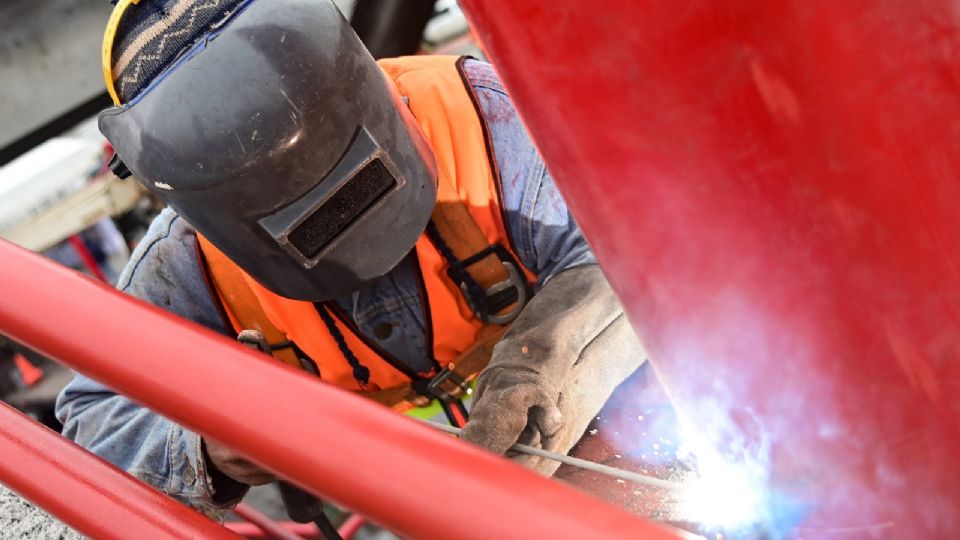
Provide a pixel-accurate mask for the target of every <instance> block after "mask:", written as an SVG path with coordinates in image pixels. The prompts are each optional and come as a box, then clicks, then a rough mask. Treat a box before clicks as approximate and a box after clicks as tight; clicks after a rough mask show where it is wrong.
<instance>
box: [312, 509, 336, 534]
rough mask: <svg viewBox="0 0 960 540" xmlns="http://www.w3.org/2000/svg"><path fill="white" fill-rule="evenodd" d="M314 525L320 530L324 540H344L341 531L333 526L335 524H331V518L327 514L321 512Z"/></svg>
mask: <svg viewBox="0 0 960 540" xmlns="http://www.w3.org/2000/svg"><path fill="white" fill-rule="evenodd" d="M313 524H314V525H316V526H317V528H318V529H320V536H322V537H323V538H324V540H343V537H342V536H340V531H338V530H337V528H336V527H334V526H333V523H331V522H330V518H328V517H327V514H326V513H325V512H320V515H319V516H317V519H315V520H313Z"/></svg>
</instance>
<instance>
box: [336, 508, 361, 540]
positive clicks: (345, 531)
mask: <svg viewBox="0 0 960 540" xmlns="http://www.w3.org/2000/svg"><path fill="white" fill-rule="evenodd" d="M364 523H366V520H365V519H364V518H363V516H361V515H360V514H351V515H350V517H348V518H347V520H346V521H344V522H343V525H340V528H339V529H337V532H338V533H340V537H341V538H343V540H353V537H354V536H355V535H356V534H357V531H359V530H360V528H361V527H363V524H364Z"/></svg>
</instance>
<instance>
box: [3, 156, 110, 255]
mask: <svg viewBox="0 0 960 540" xmlns="http://www.w3.org/2000/svg"><path fill="white" fill-rule="evenodd" d="M102 159H103V146H102V144H100V143H98V142H96V141H91V140H85V139H73V138H62V137H61V138H55V139H50V140H48V141H46V142H44V143H43V144H41V145H40V146H38V147H36V148H34V149H33V150H31V151H29V152H27V153H26V154H24V155H22V156H20V157H19V158H17V159H16V160H14V161H13V162H11V163H9V164H7V165H4V166H3V167H0V236H2V235H5V232H6V231H10V230H11V229H13V228H15V227H17V226H18V225H20V224H21V223H24V222H26V221H28V220H30V219H33V218H36V217H37V216H39V215H41V214H43V213H44V212H45V211H47V210H48V209H50V208H51V207H53V206H55V205H56V204H57V203H59V202H61V201H63V200H64V199H66V198H67V197H69V196H71V195H73V194H74V193H76V192H78V191H80V190H81V189H83V187H84V185H86V183H87V180H88V179H89V178H90V177H91V176H92V175H93V174H94V173H96V171H97V170H98V169H99V168H100V164H101V160H102Z"/></svg>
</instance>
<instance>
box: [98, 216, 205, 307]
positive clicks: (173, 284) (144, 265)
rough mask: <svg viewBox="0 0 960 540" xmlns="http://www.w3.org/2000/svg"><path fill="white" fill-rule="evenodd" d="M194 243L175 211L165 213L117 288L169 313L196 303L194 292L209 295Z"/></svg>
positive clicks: (153, 225)
mask: <svg viewBox="0 0 960 540" xmlns="http://www.w3.org/2000/svg"><path fill="white" fill-rule="evenodd" d="M195 242H196V233H195V232H194V229H193V227H192V226H191V225H190V224H188V223H187V222H186V220H184V219H183V218H181V217H180V216H179V215H177V213H176V212H174V211H173V210H171V209H169V208H168V209H164V210H163V211H162V212H160V214H159V215H157V217H156V218H154V220H153V222H152V223H151V224H150V228H149V230H148V231H147V234H146V235H145V236H144V237H143V239H142V240H141V241H140V243H139V244H137V247H136V249H135V250H134V251H133V254H132V255H131V257H130V262H128V263H127V266H126V268H124V270H123V274H122V275H121V276H120V280H119V281H118V282H117V288H118V289H120V290H121V291H124V292H126V293H128V294H130V295H133V296H136V297H137V298H140V299H142V300H146V301H148V302H150V303H152V304H156V305H158V306H160V307H163V308H166V309H171V308H172V306H173V304H174V303H182V302H184V301H187V302H190V301H195V297H196V296H197V295H198V292H197V291H195V290H194V289H197V288H198V287H200V288H202V289H203V292H204V293H205V292H206V291H205V288H206V286H205V285H204V282H203V275H202V273H201V269H200V264H199V261H198V260H197V254H196V244H195ZM174 310H175V311H180V310H179V309H174ZM184 314H185V313H184Z"/></svg>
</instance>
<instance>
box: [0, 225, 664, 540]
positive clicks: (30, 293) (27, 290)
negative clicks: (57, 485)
mask: <svg viewBox="0 0 960 540" xmlns="http://www.w3.org/2000/svg"><path fill="white" fill-rule="evenodd" d="M0 260H2V261H3V264H0V298H3V299H4V301H3V302H0V332H2V333H3V334H5V335H9V336H11V337H12V338H13V339H16V340H17V341H19V342H21V343H24V344H26V345H28V346H30V347H32V348H36V349H37V350H39V351H40V352H42V353H44V354H46V355H48V356H50V357H53V358H56V359H58V360H61V361H63V363H64V364H66V365H67V366H69V367H71V368H73V369H75V370H77V371H79V372H81V373H84V374H85V375H87V376H89V377H92V378H94V379H96V380H98V381H101V382H103V383H104V384H105V385H107V386H108V387H110V388H114V389H116V390H117V391H119V392H122V393H123V394H125V395H128V396H130V397H131V398H132V399H134V400H136V401H137V402H139V403H143V404H144V405H146V406H148V407H150V408H152V409H154V410H156V411H158V412H159V413H161V414H163V415H164V416H166V417H168V418H170V419H172V420H174V421H176V422H178V423H180V424H182V425H183V426H185V427H187V428H189V429H192V430H194V431H196V432H198V433H201V434H203V435H205V436H208V437H210V438H212V439H214V440H217V441H220V442H222V443H224V444H226V445H228V446H230V447H231V448H235V449H236V450H238V451H239V452H241V453H243V454H244V455H246V456H248V457H249V458H250V459H252V460H253V461H255V462H256V463H259V464H261V465H263V466H264V467H266V468H268V469H270V470H272V471H275V472H277V473H278V474H279V475H280V476H282V477H284V478H287V479H289V480H291V481H294V482H296V484H297V485H300V486H302V487H303V488H305V489H308V490H310V491H312V492H313V493H316V494H317V495H319V496H321V497H328V498H329V499H330V500H331V501H333V502H336V503H338V504H340V505H342V506H344V507H346V508H349V509H351V510H356V511H358V512H360V513H362V514H363V515H364V516H368V517H369V518H370V519H371V520H373V521H375V522H376V523H379V524H382V525H383V526H385V527H389V528H390V529H391V530H393V531H396V532H397V533H398V534H400V535H402V536H403V537H405V538H423V539H432V538H461V539H464V540H470V539H477V540H486V539H489V538H503V539H510V538H516V539H527V538H552V539H571V540H580V539H582V538H609V539H618V538H622V539H630V540H632V539H635V538H644V539H650V540H655V539H664V540H666V539H674V538H676V537H677V536H676V535H675V534H673V533H672V532H671V531H669V530H668V529H667V528H665V527H661V526H658V525H655V524H651V523H649V522H646V521H643V520H641V519H638V518H636V517H634V516H631V515H630V514H627V513H626V512H624V511H622V510H619V509H617V508H614V507H612V506H610V505H607V504H604V503H602V502H600V501H598V500H596V499H593V498H591V497H589V496H587V495H584V494H582V493H579V492H576V491H574V490H573V489H571V488H568V487H565V486H563V485H561V484H559V483H557V482H551V481H549V480H547V479H545V478H542V477H540V476H538V475H536V474H534V473H532V472H530V471H527V470H524V469H522V468H520V467H519V466H517V465H514V464H512V463H510V462H508V461H507V460H504V459H501V458H499V457H496V456H493V455H491V454H489V453H487V452H485V451H483V450H481V449H479V448H477V447H474V446H471V445H469V444H466V443H462V442H460V441H457V440H454V439H452V438H450V437H448V436H445V435H442V434H439V433H436V432H434V431H433V430H432V429H430V428H428V427H426V426H423V425H420V424H419V423H418V422H415V421H413V420H410V419H407V418H403V417H401V416H398V415H397V414H396V413H394V412H393V411H390V410H389V409H387V408H385V407H383V406H381V405H378V404H376V403H374V402H372V401H370V400H367V399H364V398H361V397H359V396H357V395H354V394H352V393H349V392H346V391H343V390H340V389H337V388H334V387H332V386H329V385H326V384H322V383H320V382H318V381H317V380H316V378H314V377H312V376H310V375H308V374H306V373H305V372H302V371H299V370H295V369H293V368H289V367H287V366H284V365H280V364H278V363H275V362H270V361H268V360H266V359H265V358H264V357H263V355H261V354H257V353H254V352H252V351H249V350H246V349H244V348H243V347H241V346H239V345H238V344H237V343H235V342H233V341H231V340H229V339H226V338H225V337H224V336H221V335H217V334H214V333H213V332H212V331H210V330H207V329H204V328H201V327H199V326H197V325H195V324H192V323H188V322H187V321H184V320H183V319H180V318H178V317H175V316H173V315H171V314H170V313H168V312H165V311H163V310H161V309H159V308H156V307H154V306H150V305H147V304H145V303H143V302H139V301H137V300H134V299H133V298H131V297H129V296H126V295H123V294H121V293H119V292H117V291H115V290H113V289H110V288H109V287H107V286H106V285H104V284H101V283H98V282H96V281H93V280H92V279H89V278H86V277H84V276H82V275H80V274H77V273H76V272H73V271H71V270H68V269H66V268H63V267H60V266H58V265H56V264H55V263H53V262H51V261H48V260H46V259H44V258H42V257H40V256H39V255H36V254H33V253H30V252H28V251H26V250H24V249H22V248H19V247H17V246H14V245H13V244H10V243H8V242H5V241H0ZM3 472H4V474H6V472H7V471H3ZM0 478H3V479H4V481H6V477H2V476H0ZM34 488H36V489H39V490H40V491H42V490H43V489H44V488H43V487H39V488H38V487H37V486H34ZM451 488H452V489H456V490H457V491H458V493H464V494H469V498H468V499H467V498H466V497H467V496H466V495H464V501H460V500H459V499H458V500H457V501H455V504H454V503H451V504H450V505H444V501H442V500H440V501H439V502H437V503H436V504H429V503H428V504H425V503H424V501H425V500H426V499H424V497H423V496H421V495H423V494H437V493H440V494H442V493H445V492H446V490H449V489H451ZM47 489H49V488H47ZM461 502H462V504H461ZM437 505H440V506H437ZM58 511H59V509H58ZM58 515H59V513H58Z"/></svg>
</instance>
